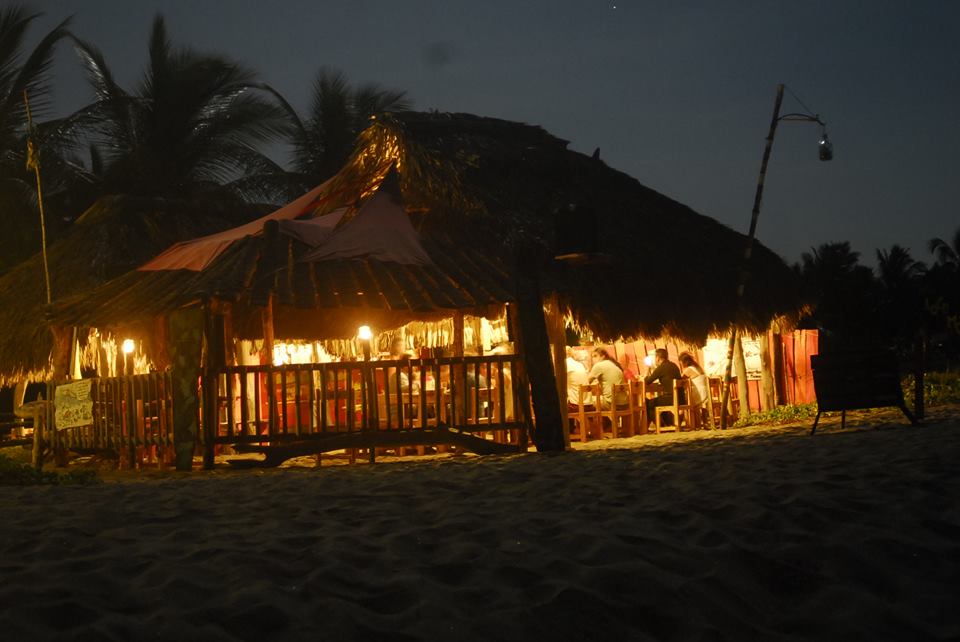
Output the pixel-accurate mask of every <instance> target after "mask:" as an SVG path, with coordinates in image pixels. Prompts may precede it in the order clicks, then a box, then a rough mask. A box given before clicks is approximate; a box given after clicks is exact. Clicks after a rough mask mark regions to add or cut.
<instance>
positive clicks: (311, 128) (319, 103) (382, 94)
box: [265, 68, 408, 189]
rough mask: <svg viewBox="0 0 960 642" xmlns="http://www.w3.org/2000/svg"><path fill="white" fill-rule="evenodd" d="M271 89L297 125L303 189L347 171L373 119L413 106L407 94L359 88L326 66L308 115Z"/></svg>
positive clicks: (293, 139)
mask: <svg viewBox="0 0 960 642" xmlns="http://www.w3.org/2000/svg"><path fill="white" fill-rule="evenodd" d="M265 89H267V90H269V91H271V92H272V93H273V94H274V96H275V97H276V98H277V99H278V100H279V101H280V103H281V104H282V105H283V107H284V109H286V111H287V114H288V117H289V118H290V121H291V123H292V131H291V133H290V136H289V142H290V143H291V145H292V146H293V169H294V172H296V173H297V174H298V178H299V179H300V181H301V183H302V184H301V188H302V189H308V188H310V187H313V186H315V185H317V184H319V183H321V182H323V181H324V180H326V179H328V178H330V177H331V176H333V175H334V174H336V173H337V171H339V170H340V168H341V167H343V165H344V164H345V163H346V162H347V159H348V158H350V154H351V153H352V152H353V148H354V146H355V144H356V141H357V135H358V134H359V133H360V132H361V131H363V130H364V129H365V128H366V127H367V126H368V125H369V124H370V119H371V118H373V117H375V116H376V115H377V114H380V113H383V112H386V111H404V110H406V109H407V108H408V103H407V100H406V92H405V91H395V90H389V89H383V88H381V87H379V86H378V85H376V84H372V83H371V84H365V85H361V86H359V87H356V88H354V87H352V86H351V85H350V83H349V81H348V80H347V77H346V76H345V75H344V74H343V73H342V72H339V71H335V70H331V69H326V68H321V69H320V70H319V71H318V72H317V76H316V78H315V79H314V82H313V95H312V97H311V101H310V108H309V111H308V112H307V113H306V114H305V115H304V116H303V117H301V115H300V114H298V113H297V111H296V110H295V109H294V108H293V107H292V106H291V105H290V104H289V103H288V102H287V101H286V100H285V99H284V98H283V97H282V96H281V95H280V94H278V93H277V92H276V91H274V90H272V89H270V88H269V87H265Z"/></svg>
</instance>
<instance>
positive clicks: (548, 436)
mask: <svg viewBox="0 0 960 642" xmlns="http://www.w3.org/2000/svg"><path fill="white" fill-rule="evenodd" d="M518 254H519V256H518V257H517V269H516V272H515V274H516V279H517V306H516V307H517V321H518V326H519V327H518V330H519V334H520V340H521V343H522V345H523V357H524V362H525V365H526V373H527V377H528V378H529V380H530V390H531V393H532V396H533V409H534V414H535V415H536V423H535V425H534V431H533V441H534V444H535V445H536V447H537V450H538V451H541V452H551V451H562V450H563V449H564V439H563V433H564V427H563V424H562V415H561V411H560V397H559V395H558V394H557V381H556V377H555V376H554V371H553V360H552V359H551V357H550V340H549V338H548V336H547V325H546V321H545V319H544V314H543V299H542V296H541V293H540V281H539V277H538V274H537V273H538V270H539V267H540V266H539V264H538V263H539V260H538V259H539V255H540V252H539V251H538V250H537V249H536V248H533V247H526V248H520V249H519V251H518Z"/></svg>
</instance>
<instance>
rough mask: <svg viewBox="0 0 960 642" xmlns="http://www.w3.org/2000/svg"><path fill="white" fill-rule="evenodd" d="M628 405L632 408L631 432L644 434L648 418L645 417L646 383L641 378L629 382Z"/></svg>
mask: <svg viewBox="0 0 960 642" xmlns="http://www.w3.org/2000/svg"><path fill="white" fill-rule="evenodd" d="M630 407H631V408H632V409H633V434H635V435H645V434H647V428H648V424H649V419H648V418H647V385H646V384H645V383H643V380H642V379H641V380H638V381H631V382H630Z"/></svg>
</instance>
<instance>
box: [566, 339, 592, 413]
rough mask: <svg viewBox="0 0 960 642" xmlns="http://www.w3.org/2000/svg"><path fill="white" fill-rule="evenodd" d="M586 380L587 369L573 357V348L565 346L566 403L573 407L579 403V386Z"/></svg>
mask: <svg viewBox="0 0 960 642" xmlns="http://www.w3.org/2000/svg"><path fill="white" fill-rule="evenodd" d="M587 381H588V379H587V369H586V368H585V367H584V366H583V364H582V363H580V362H579V361H577V360H576V359H574V358H573V350H572V349H571V348H570V346H567V405H569V406H574V407H575V406H577V404H579V403H580V386H585V385H587ZM587 403H592V400H589V401H587Z"/></svg>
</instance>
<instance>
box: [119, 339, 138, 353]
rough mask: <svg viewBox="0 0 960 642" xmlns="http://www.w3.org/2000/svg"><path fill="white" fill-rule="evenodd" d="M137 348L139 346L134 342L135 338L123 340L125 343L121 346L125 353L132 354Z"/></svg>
mask: <svg viewBox="0 0 960 642" xmlns="http://www.w3.org/2000/svg"><path fill="white" fill-rule="evenodd" d="M136 348H137V344H136V343H134V341H133V339H124V340H123V345H122V347H121V350H123V354H132V353H133V351H134V350H136Z"/></svg>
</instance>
